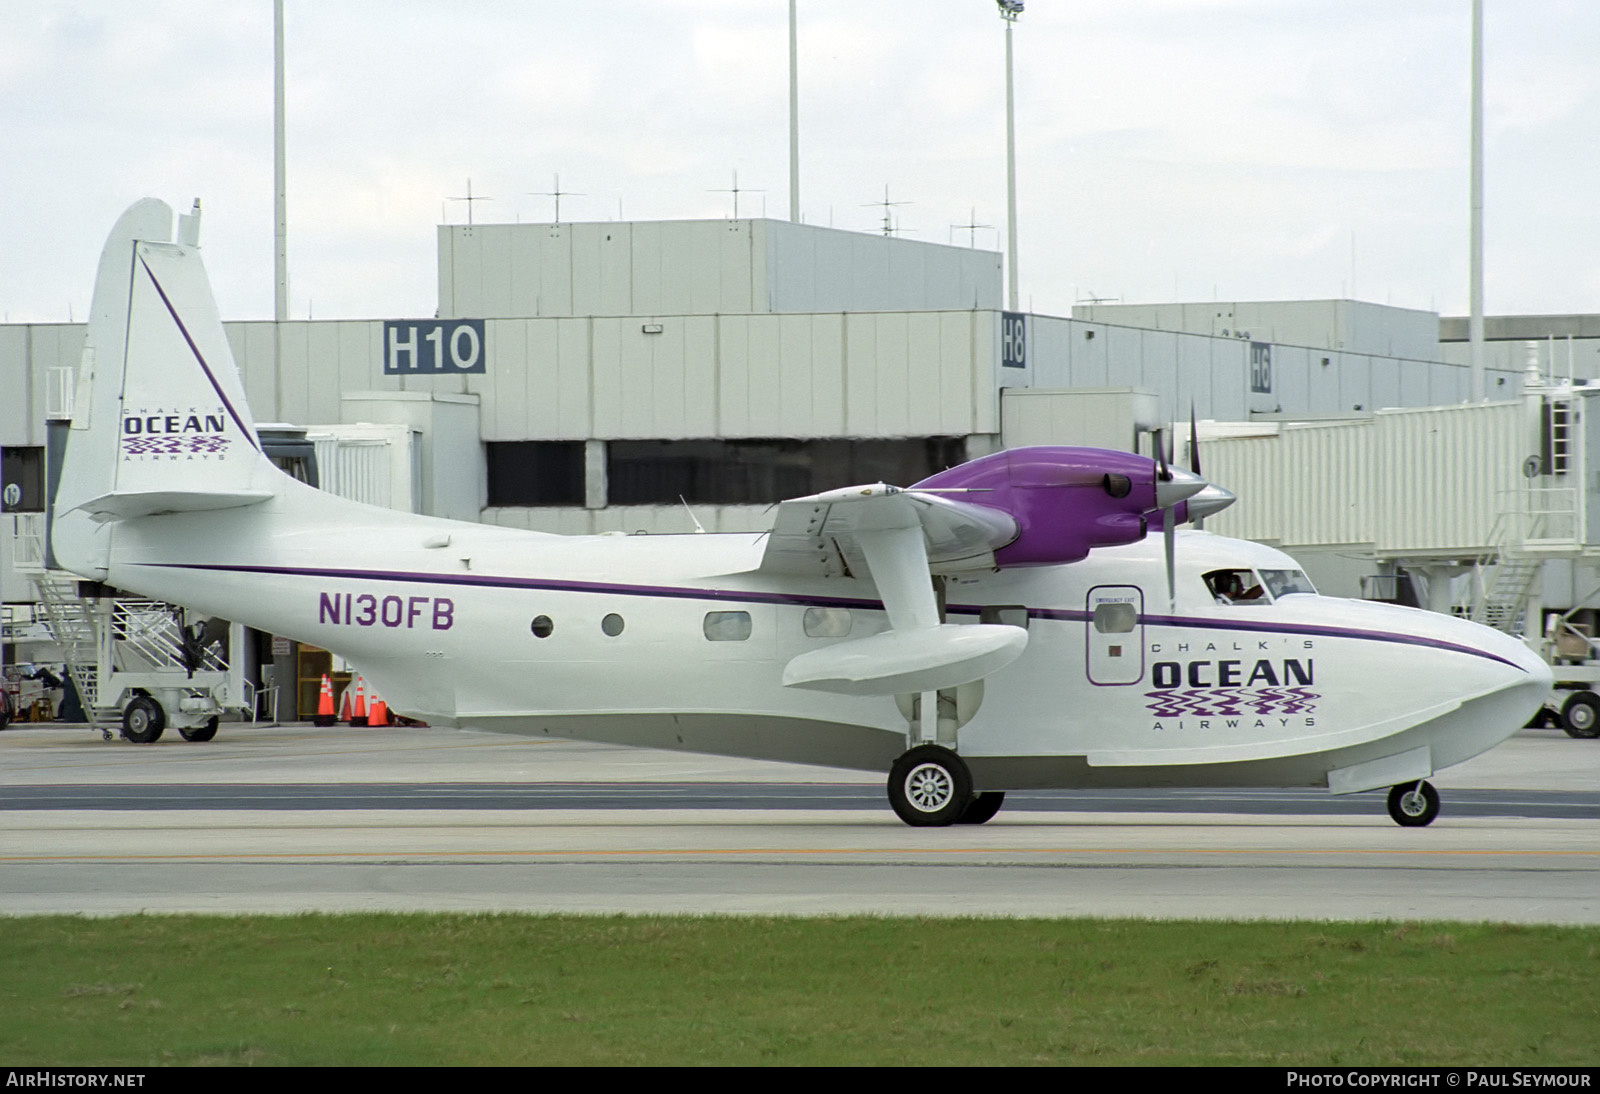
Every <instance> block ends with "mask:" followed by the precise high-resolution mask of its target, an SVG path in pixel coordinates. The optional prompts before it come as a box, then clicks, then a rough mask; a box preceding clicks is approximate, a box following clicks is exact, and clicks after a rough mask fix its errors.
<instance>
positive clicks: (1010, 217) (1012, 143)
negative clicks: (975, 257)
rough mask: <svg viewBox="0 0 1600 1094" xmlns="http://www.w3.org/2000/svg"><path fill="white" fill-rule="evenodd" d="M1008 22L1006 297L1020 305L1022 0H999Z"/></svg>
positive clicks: (1013, 303)
mask: <svg viewBox="0 0 1600 1094" xmlns="http://www.w3.org/2000/svg"><path fill="white" fill-rule="evenodd" d="M999 3H1000V18H1002V19H1004V20H1005V22H1006V300H1007V301H1008V304H1009V307H1010V310H1012V311H1018V310H1019V309H1018V307H1017V113H1016V99H1015V96H1014V95H1013V94H1012V89H1011V25H1012V24H1013V23H1015V22H1016V21H1017V16H1018V15H1021V14H1022V4H1021V3H1020V2H1019V0H999Z"/></svg>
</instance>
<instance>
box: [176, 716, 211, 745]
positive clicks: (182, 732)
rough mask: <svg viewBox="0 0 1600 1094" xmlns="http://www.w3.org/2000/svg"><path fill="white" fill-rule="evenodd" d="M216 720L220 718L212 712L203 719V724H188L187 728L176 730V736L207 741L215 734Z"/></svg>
mask: <svg viewBox="0 0 1600 1094" xmlns="http://www.w3.org/2000/svg"><path fill="white" fill-rule="evenodd" d="M218 721H220V719H219V718H218V717H217V716H216V715H215V714H213V715H212V716H211V717H209V718H207V719H206V720H205V723H204V724H203V725H198V726H190V727H189V728H187V729H182V728H180V729H179V730H178V736H180V737H182V738H183V739H184V740H186V741H209V740H211V738H213V737H215V736H216V735H217V722H218Z"/></svg>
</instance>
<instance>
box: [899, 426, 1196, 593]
mask: <svg viewBox="0 0 1600 1094" xmlns="http://www.w3.org/2000/svg"><path fill="white" fill-rule="evenodd" d="M1168 474H1169V476H1170V477H1172V478H1175V479H1177V480H1180V481H1177V482H1170V485H1172V486H1175V487H1177V488H1178V490H1179V492H1182V493H1187V494H1192V493H1194V492H1196V491H1198V490H1199V489H1201V487H1203V486H1204V485H1205V482H1204V480H1203V479H1200V478H1199V477H1198V476H1195V475H1190V474H1189V473H1188V472H1185V471H1169V472H1168ZM1159 476H1160V469H1159V467H1158V466H1157V464H1156V461H1154V460H1152V459H1150V458H1148V457H1146V456H1138V455H1134V454H1133V453H1131V452H1114V451H1111V450H1109V449H1103V448H1068V447H1064V446H1054V445H1052V446H1039V447H1033V448H1013V449H1007V450H1006V451H1004V452H996V453H994V454H993V455H990V456H984V457H981V458H980V459H976V460H973V461H971V462H970V463H964V464H961V465H960V466H958V467H952V468H950V469H949V470H948V471H941V472H939V474H937V475H934V476H932V477H931V478H926V479H923V480H922V481H921V482H919V483H917V484H916V485H914V486H912V487H911V489H912V490H928V491H948V493H946V494H945V496H946V497H949V498H950V499H951V500H952V501H961V502H963V503H965V504H968V505H984V506H988V507H989V508H991V509H999V510H1001V511H1002V512H1005V513H1008V514H1010V516H1011V517H1012V518H1013V519H1015V520H1016V522H1017V527H1018V528H1019V529H1020V532H1019V533H1018V535H1017V538H1016V539H1014V540H1012V541H1011V542H1010V543H1008V544H1006V545H1005V546H1004V547H1002V548H1000V549H999V550H997V551H995V553H994V560H995V564H996V565H999V566H1046V565H1052V564H1055V563H1062V562H1076V561H1078V560H1079V559H1081V558H1084V557H1085V556H1087V555H1088V554H1089V552H1090V550H1092V549H1093V548H1095V547H1114V546H1118V545H1120V544H1125V543H1136V542H1138V541H1139V540H1141V539H1143V538H1144V536H1145V534H1146V532H1147V531H1148V530H1149V523H1148V522H1147V520H1146V517H1145V515H1146V514H1147V513H1150V512H1152V511H1158V512H1159V511H1160V510H1161V508H1162V505H1163V503H1165V504H1168V505H1171V504H1173V502H1172V501H1171V500H1169V499H1168V498H1163V497H1162V496H1161V495H1162V494H1163V493H1165V492H1166V490H1165V488H1166V487H1168V486H1169V481H1170V480H1169V481H1160V478H1159Z"/></svg>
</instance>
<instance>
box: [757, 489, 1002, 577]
mask: <svg viewBox="0 0 1600 1094" xmlns="http://www.w3.org/2000/svg"><path fill="white" fill-rule="evenodd" d="M902 528H920V529H921V532H922V539H923V542H924V544H925V545H926V549H927V559H928V572H929V573H934V574H939V573H951V572H955V571H959V570H972V569H985V570H987V569H991V568H993V566H994V552H995V551H996V550H998V549H999V548H1001V547H1004V546H1005V545H1006V544H1008V543H1010V542H1011V541H1012V540H1014V539H1016V538H1017V535H1018V532H1019V528H1018V525H1017V521H1016V518H1014V517H1012V516H1011V515H1010V514H1009V513H1005V512H1002V511H1000V510H999V509H993V508H990V507H989V506H986V505H975V504H973V503H971V502H966V501H960V500H957V499H953V498H948V497H945V496H943V495H942V494H933V493H924V492H922V491H920V490H904V489H901V488H900V487H897V486H888V485H885V484H884V483H877V484H874V485H871V486H849V487H845V488H844V489H842V490H829V491H827V492H825V493H822V494H813V495H811V496H810V497H804V498H795V499H793V500H792V501H786V502H783V503H781V504H780V505H779V506H778V514H777V517H776V519H775V520H774V521H773V525H772V531H771V533H770V534H769V536H768V538H767V549H766V553H765V554H764V555H763V556H762V558H761V567H760V569H761V570H762V571H763V572H765V573H773V574H792V575H796V576H806V577H847V576H852V575H853V576H858V577H859V576H865V575H866V573H867V565H866V554H865V551H864V549H863V547H862V539H863V537H864V536H872V535H875V534H877V533H881V532H885V531H889V530H892V529H902Z"/></svg>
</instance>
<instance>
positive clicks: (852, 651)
mask: <svg viewBox="0 0 1600 1094" xmlns="http://www.w3.org/2000/svg"><path fill="white" fill-rule="evenodd" d="M1027 645H1028V632H1027V631H1025V630H1023V629H1022V628H1020V627H1008V626H999V625H990V624H977V625H971V624H957V623H945V624H941V625H940V626H937V627H920V628H917V629H915V630H894V631H885V632H884V633H882V634H875V635H873V636H872V637H870V638H857V639H853V640H851V641H848V642H840V643H837V644H836V645H832V646H827V647H825V648H823V649H820V650H812V651H811V652H810V653H802V654H801V655H800V656H799V657H796V658H795V659H794V660H792V661H790V662H789V664H788V665H786V666H785V667H784V670H783V683H784V685H785V686H786V687H795V688H810V689H813V690H816V691H831V692H835V693H837V694H840V695H901V694H906V693H910V692H922V691H937V690H938V689H940V688H953V687H955V686H957V685H958V684H969V683H971V682H972V681H974V680H980V679H982V678H983V677H985V676H987V675H989V674H990V673H991V672H996V671H998V670H1000V669H1002V668H1004V667H1005V666H1007V665H1009V664H1010V663H1011V662H1012V661H1015V660H1016V659H1017V658H1018V657H1021V656H1022V651H1023V650H1024V649H1026V648H1027Z"/></svg>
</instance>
